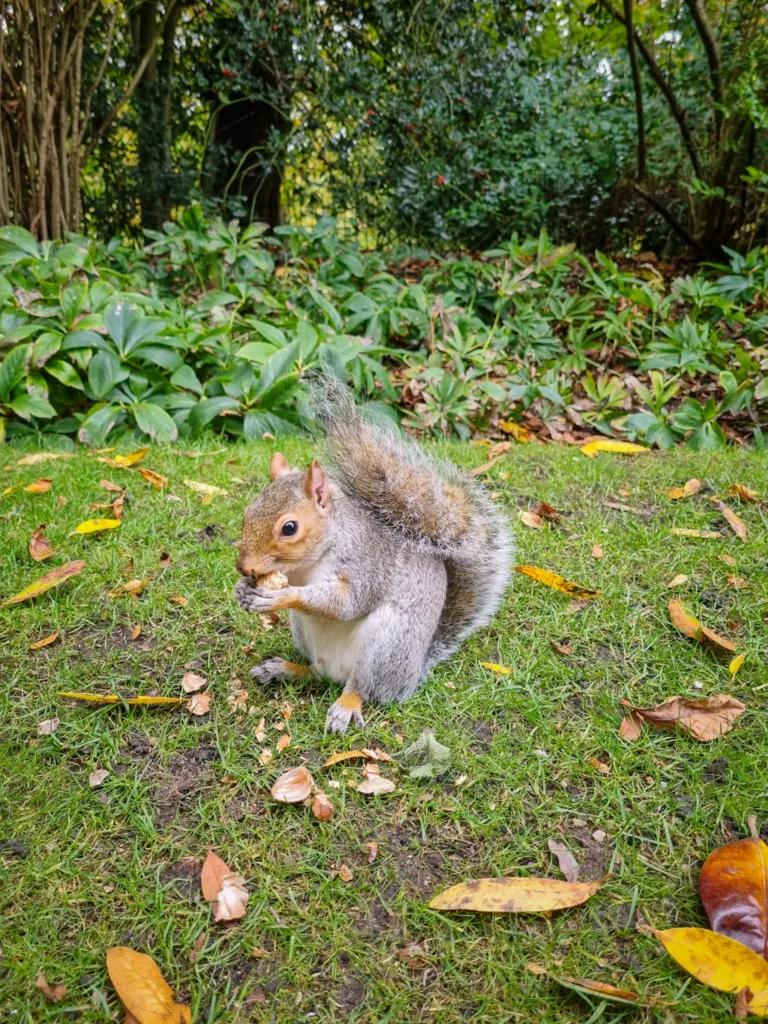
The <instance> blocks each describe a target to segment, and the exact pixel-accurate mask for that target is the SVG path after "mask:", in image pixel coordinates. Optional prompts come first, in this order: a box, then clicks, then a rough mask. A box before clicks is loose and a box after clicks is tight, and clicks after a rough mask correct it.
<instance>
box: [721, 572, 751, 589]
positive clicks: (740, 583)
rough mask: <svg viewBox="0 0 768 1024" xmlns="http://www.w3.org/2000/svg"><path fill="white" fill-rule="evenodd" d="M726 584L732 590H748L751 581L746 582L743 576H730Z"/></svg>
mask: <svg viewBox="0 0 768 1024" xmlns="http://www.w3.org/2000/svg"><path fill="white" fill-rule="evenodd" d="M726 582H727V584H728V586H729V587H730V588H731V589H732V590H746V589H747V587H748V586H749V580H745V579H744V577H743V576H733V575H729V576H728V579H727V580H726Z"/></svg>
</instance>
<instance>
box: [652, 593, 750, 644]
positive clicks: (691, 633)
mask: <svg viewBox="0 0 768 1024" xmlns="http://www.w3.org/2000/svg"><path fill="white" fill-rule="evenodd" d="M668 607H669V617H670V619H671V620H672V625H673V626H675V628H676V629H679V630H680V632H681V633H684V634H685V635H686V636H687V637H689V638H690V639H691V640H698V641H699V643H700V644H703V645H704V646H705V647H714V648H715V649H716V650H722V651H731V652H732V653H733V654H735V653H736V647H735V645H734V644H733V643H731V641H730V640H727V639H726V638H725V637H722V636H720V635H719V634H718V633H715V632H714V630H711V629H707V627H706V626H703V625H702V624H701V623H700V622H699V620H698V619H697V618H695V617H694V616H693V615H691V614H690V612H688V611H686V609H685V608H684V607H683V606H682V604H680V602H679V601H670V602H669V605H668Z"/></svg>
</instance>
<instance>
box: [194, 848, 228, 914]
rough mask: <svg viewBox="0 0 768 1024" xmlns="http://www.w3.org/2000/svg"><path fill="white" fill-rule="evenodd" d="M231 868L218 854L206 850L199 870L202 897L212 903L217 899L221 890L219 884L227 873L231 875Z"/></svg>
mask: <svg viewBox="0 0 768 1024" xmlns="http://www.w3.org/2000/svg"><path fill="white" fill-rule="evenodd" d="M231 874H232V871H231V869H230V868H229V867H228V866H227V865H226V864H225V863H224V861H223V860H222V859H221V857H219V856H218V854H216V853H214V852H213V850H211V849H209V850H208V856H207V857H206V858H205V862H204V863H203V867H202V870H201V872H200V887H201V888H202V890H203V899H204V900H207V901H208V902H209V903H213V901H214V900H215V899H218V895H219V893H220V892H221V884H222V881H223V880H224V878H225V877H226V876H227V875H231Z"/></svg>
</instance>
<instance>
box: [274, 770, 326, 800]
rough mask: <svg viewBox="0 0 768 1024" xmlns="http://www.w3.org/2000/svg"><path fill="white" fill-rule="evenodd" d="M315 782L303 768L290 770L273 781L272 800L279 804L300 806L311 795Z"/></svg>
mask: <svg viewBox="0 0 768 1024" xmlns="http://www.w3.org/2000/svg"><path fill="white" fill-rule="evenodd" d="M314 785H315V780H314V779H313V778H312V776H311V775H310V773H309V771H308V770H307V769H306V768H304V767H303V766H301V767H299V768H291V769H290V771H287V772H283V774H282V775H281V776H280V777H279V778H278V779H276V780H275V783H274V785H273V786H272V799H273V800H277V802H278V803H280V804H300V803H302V802H303V801H304V800H306V799H307V797H308V796H309V795H310V794H311V792H312V789H313V788H314Z"/></svg>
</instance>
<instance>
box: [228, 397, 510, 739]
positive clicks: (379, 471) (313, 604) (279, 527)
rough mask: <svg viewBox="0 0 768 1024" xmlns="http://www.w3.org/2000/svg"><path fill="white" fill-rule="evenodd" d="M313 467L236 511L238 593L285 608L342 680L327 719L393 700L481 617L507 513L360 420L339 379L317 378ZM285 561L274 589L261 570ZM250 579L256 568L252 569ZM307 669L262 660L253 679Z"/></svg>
mask: <svg viewBox="0 0 768 1024" xmlns="http://www.w3.org/2000/svg"><path fill="white" fill-rule="evenodd" d="M313 405H314V408H315V411H316V415H317V419H318V422H319V423H320V425H321V426H322V427H323V429H324V430H325V441H324V444H323V450H322V452H321V459H322V460H323V465H321V464H320V463H319V462H318V461H314V462H312V464H311V466H310V467H309V469H308V470H306V471H305V470H301V469H291V467H290V466H289V465H288V462H287V461H286V459H285V458H284V457H283V456H282V455H281V454H280V453H279V452H276V453H275V454H274V455H273V456H272V462H271V466H270V477H271V483H270V484H269V485H268V486H267V488H266V489H265V490H264V491H263V492H262V494H261V495H260V496H259V497H258V498H257V499H256V500H255V501H254V502H252V503H251V504H250V505H248V507H247V508H246V509H245V513H244V515H243V534H242V540H241V542H240V554H239V557H238V561H237V568H238V570H239V572H240V573H241V574H242V576H243V578H242V579H241V580H240V581H239V582H238V584H237V586H236V587H235V597H236V599H237V600H238V602H239V604H240V606H241V607H242V608H244V609H246V610H247V611H253V612H271V611H281V610H282V609H289V610H290V622H291V631H292V633H293V639H294V642H295V644H296V647H297V648H298V650H299V651H300V653H301V654H302V655H303V656H304V657H305V658H306V659H307V660H308V661H309V663H310V665H311V666H312V668H313V669H314V670H315V672H316V673H317V674H318V675H320V676H325V677H327V678H330V679H332V680H334V681H335V682H337V683H342V684H343V686H344V692H343V693H342V695H341V697H339V699H338V700H337V701H336V702H335V703H334V704H332V705H331V707H330V709H329V711H328V717H327V720H326V729H327V730H330V731H331V732H338V733H343V732H346V730H347V727H348V725H349V723H350V721H351V720H354V721H355V723H356V724H357V725H358V726H360V727H364V724H365V723H364V721H363V715H362V703H363V701H381V702H387V701H403V700H406V699H407V698H408V697H410V696H411V694H412V693H413V692H414V691H415V690H416V689H417V687H418V686H419V684H420V683H421V682H422V680H423V679H424V678H425V677H426V675H427V673H428V672H429V670H430V669H431V668H432V666H433V665H436V664H438V662H441V661H445V659H446V658H448V657H449V656H450V655H451V654H453V652H454V651H455V650H456V649H457V648H458V647H459V645H460V644H461V642H462V640H464V639H465V638H466V637H467V636H469V634H470V633H472V632H473V631H474V630H476V629H477V628H478V627H479V626H482V625H484V624H485V623H487V622H488V621H489V620H490V619H491V617H492V616H493V614H494V612H495V611H496V608H497V607H498V605H499V602H500V600H501V597H502V594H503V592H504V589H505V587H506V585H507V583H508V581H509V577H510V565H511V557H512V551H511V545H512V538H511V535H510V531H509V527H508V523H507V521H506V520H505V518H504V517H503V516H502V515H501V514H500V513H499V512H498V511H497V510H496V509H495V508H494V506H493V504H492V502H491V501H490V499H489V498H488V497H487V496H486V495H485V493H484V492H483V490H482V488H480V487H479V486H478V485H476V484H475V483H473V482H470V481H469V480H467V479H465V478H464V477H463V476H462V475H461V474H460V473H459V471H458V469H456V467H455V466H453V465H452V464H451V463H448V462H444V461H440V460H438V459H436V458H433V457H431V456H429V455H427V454H426V453H425V452H424V451H423V450H422V449H421V448H420V447H419V446H418V445H417V444H415V443H414V442H412V441H409V440H406V439H404V438H402V437H400V436H398V435H397V434H396V432H395V430H394V429H387V428H386V427H381V426H375V425H373V424H372V423H370V422H368V421H367V420H366V419H365V418H364V416H363V414H362V412H361V410H360V408H359V407H358V406H357V405H356V404H355V401H354V398H353V396H352V393H351V392H350V390H349V389H348V388H347V387H346V385H344V384H342V383H341V382H339V381H336V380H334V379H332V378H323V379H322V381H321V383H320V385H316V386H315V387H314V389H313ZM271 572H281V573H283V574H285V576H286V577H287V580H288V586H286V587H285V588H284V589H280V590H274V589H267V588H266V587H264V586H259V585H255V584H257V581H258V577H261V576H264V575H266V574H268V573H271ZM254 578H256V579H254ZM308 671H309V669H307V668H306V667H304V666H301V665H296V664H294V663H293V662H286V661H283V659H281V658H270V659H268V660H267V661H265V662H264V663H263V664H261V665H259V666H257V667H256V668H254V669H253V670H252V673H251V674H252V675H253V676H254V678H256V679H258V680H259V681H261V682H265V683H266V682H272V681H274V680H277V679H280V678H284V677H288V676H296V675H300V674H304V673H307V672H308Z"/></svg>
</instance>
